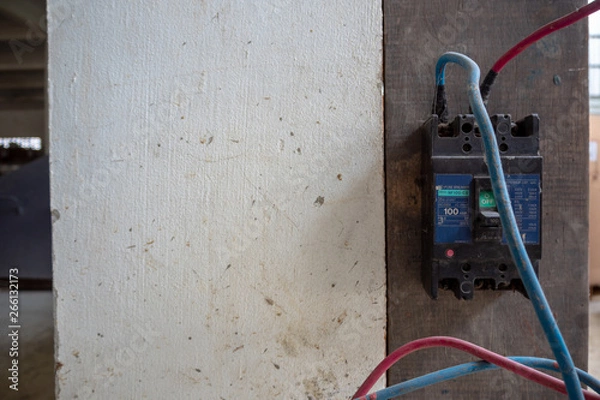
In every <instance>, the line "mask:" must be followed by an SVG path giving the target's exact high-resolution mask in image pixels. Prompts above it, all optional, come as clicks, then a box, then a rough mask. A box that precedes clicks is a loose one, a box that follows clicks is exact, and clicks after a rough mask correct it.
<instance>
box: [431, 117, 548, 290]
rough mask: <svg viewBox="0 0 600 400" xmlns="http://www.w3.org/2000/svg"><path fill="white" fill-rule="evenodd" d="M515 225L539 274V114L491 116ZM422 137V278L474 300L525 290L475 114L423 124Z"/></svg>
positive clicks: (540, 230) (540, 199) (433, 119)
mask: <svg viewBox="0 0 600 400" xmlns="http://www.w3.org/2000/svg"><path fill="white" fill-rule="evenodd" d="M491 120H492V125H493V127H494V132H495V134H496V139H497V141H498V145H499V150H500V155H501V159H502V168H503V170H504V174H505V177H506V184H507V188H508V192H509V196H510V199H511V204H512V207H513V210H514V212H515V216H516V219H517V224H518V226H519V230H520V233H521V237H522V238H523V242H524V244H525V247H526V249H527V253H528V254H529V257H530V259H531V262H532V264H533V266H534V269H535V272H536V274H537V273H538V270H539V260H540V258H541V251H542V248H541V239H542V238H541V235H542V229H541V215H542V214H541V213H542V209H541V207H542V157H541V156H540V154H539V117H538V116H537V115H535V114H532V115H529V116H527V117H525V118H523V119H521V120H519V121H516V122H513V121H512V119H511V116H510V115H508V114H502V115H494V116H492V117H491ZM420 134H421V135H422V137H423V140H424V142H423V144H424V145H423V150H424V152H423V165H422V174H423V188H422V193H423V198H422V205H423V210H422V214H423V238H422V245H423V258H422V280H423V285H424V286H425V289H426V291H427V292H428V293H429V295H430V296H431V297H432V298H434V299H436V298H437V297H438V290H439V289H440V288H441V289H448V290H452V291H454V293H455V295H456V297H457V298H459V299H466V300H470V299H472V298H473V294H474V291H475V290H486V289H487V290H517V291H520V292H521V293H523V294H525V290H524V288H523V284H522V282H521V280H520V277H519V273H518V271H517V269H516V266H515V264H514V263H513V261H512V258H511V255H510V252H509V248H508V246H507V244H506V238H505V234H504V232H503V229H502V224H501V222H500V216H499V213H498V209H497V207H496V200H495V198H494V194H493V192H492V185H491V181H490V177H489V173H488V168H487V165H486V163H485V161H484V152H483V141H482V138H481V134H480V131H479V127H478V126H477V123H476V121H475V118H474V116H473V115H471V114H460V115H457V116H456V117H455V118H454V119H453V120H452V121H451V122H450V123H440V122H439V119H438V116H437V115H432V116H431V118H430V119H429V120H428V121H427V122H426V123H425V124H424V125H423V126H422V127H421V132H420Z"/></svg>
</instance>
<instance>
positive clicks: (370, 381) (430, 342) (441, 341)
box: [352, 336, 600, 400]
mask: <svg viewBox="0 0 600 400" xmlns="http://www.w3.org/2000/svg"><path fill="white" fill-rule="evenodd" d="M430 347H451V348H454V349H458V350H461V351H464V352H466V353H469V354H472V355H474V356H475V357H478V358H481V359H482V360H485V361H487V362H489V363H492V364H495V365H497V366H499V367H502V368H504V369H507V370H509V371H511V372H514V373H515V374H517V375H520V376H522V377H524V378H527V379H529V380H531V381H534V382H536V383H539V384H541V385H544V386H546V387H549V388H551V389H554V390H556V391H558V392H561V393H564V394H566V393H567V389H566V387H565V384H564V382H563V381H561V380H560V379H557V378H554V377H553V376H550V375H546V374H544V373H542V372H540V371H538V370H536V369H533V368H531V367H528V366H525V365H523V364H520V363H518V362H516V361H513V360H511V359H509V358H506V357H504V356H501V355H500V354H497V353H494V352H492V351H490V350H487V349H484V348H483V347H480V346H477V345H475V344H473V343H470V342H467V341H465V340H461V339H457V338H453V337H448V336H432V337H428V338H423V339H418V340H415V341H412V342H410V343H407V344H405V345H404V346H402V347H400V348H398V349H396V350H394V351H393V352H392V353H391V354H390V355H388V356H387V357H386V358H385V359H384V360H383V361H382V362H380V363H379V365H378V366H377V367H376V368H375V369H374V370H373V372H371V374H370V375H369V376H368V377H367V379H366V380H365V381H364V382H363V384H362V385H361V386H360V387H359V388H358V390H357V391H356V393H355V394H354V396H352V398H353V399H356V398H359V397H361V396H365V395H367V394H368V392H369V390H371V388H372V387H373V385H374V384H375V383H376V382H377V381H378V380H379V378H381V377H382V376H383V374H384V373H385V372H386V371H387V370H388V369H389V368H390V367H391V366H392V365H394V364H395V363H396V362H397V361H398V360H400V359H401V358H403V357H405V356H406V355H408V354H410V353H412V352H414V351H417V350H421V349H427V348H430ZM583 393H584V396H585V398H586V399H596V400H600V395H598V394H596V393H592V392H588V391H587V390H583Z"/></svg>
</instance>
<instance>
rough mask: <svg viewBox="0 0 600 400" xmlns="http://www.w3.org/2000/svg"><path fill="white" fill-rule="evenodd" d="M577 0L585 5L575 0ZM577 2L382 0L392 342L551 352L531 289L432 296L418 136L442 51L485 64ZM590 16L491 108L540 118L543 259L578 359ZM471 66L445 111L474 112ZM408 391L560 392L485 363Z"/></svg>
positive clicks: (507, 76) (429, 357)
mask: <svg viewBox="0 0 600 400" xmlns="http://www.w3.org/2000/svg"><path fill="white" fill-rule="evenodd" d="M578 3H581V4H583V2H581V1H579V2H578ZM574 9H575V5H574V4H572V2H557V1H555V2H548V1H540V0H532V1H528V2H524V3H516V2H511V1H498V2H477V1H466V2H465V1H457V0H450V1H444V2H442V1H436V2H415V1H409V0H402V1H393V0H385V1H384V48H385V88H386V91H385V126H386V143H385V146H386V191H387V199H386V202H387V218H388V219H387V257H388V296H389V303H388V351H392V350H393V349H395V348H397V347H398V346H400V345H402V344H404V343H406V342H408V341H411V340H414V339H417V338H421V337H425V336H431V335H451V336H456V337H459V338H462V339H466V340H470V341H473V342H475V343H477V344H479V345H482V346H484V347H486V348H489V349H491V350H494V351H496V352H499V353H501V354H505V355H531V356H543V357H552V354H551V352H550V349H549V346H548V344H547V343H546V340H545V337H544V336H543V333H542V331H541V328H540V326H539V323H538V322H537V320H536V318H535V316H534V313H533V309H532V307H531V305H530V303H529V301H528V300H526V299H525V298H524V297H523V296H522V295H520V294H518V293H512V292H508V293H505V292H476V293H475V299H474V300H473V301H471V302H465V301H458V300H456V299H455V298H454V296H453V294H452V293H451V292H442V293H441V295H440V299H439V300H437V301H434V300H431V299H430V298H429V297H428V296H427V294H426V293H425V291H424V289H423V288H422V285H421V282H420V257H421V248H420V234H421V233H420V231H421V212H420V209H421V189H420V187H419V182H420V158H421V154H420V151H421V148H420V140H419V138H418V137H417V135H415V134H414V133H413V132H414V131H415V130H416V129H417V128H418V127H419V125H420V124H421V123H422V122H423V121H424V119H425V118H427V116H428V114H429V113H430V110H431V102H432V100H433V96H434V65H435V62H436V60H437V58H438V57H439V55H441V54H442V53H444V52H446V51H459V52H462V53H466V54H467V55H469V56H470V57H472V58H473V59H474V60H475V61H476V62H477V63H479V65H480V66H481V69H482V71H483V73H482V74H485V73H486V72H487V70H488V69H489V68H490V66H491V65H492V63H493V62H494V61H495V60H496V59H497V58H498V57H499V56H500V55H501V54H502V53H503V52H504V51H506V50H507V49H508V48H509V47H510V46H512V45H513V44H514V43H516V42H517V41H519V40H520V39H521V38H523V37H525V36H526V35H527V34H529V33H530V32H532V31H533V30H534V29H535V28H536V27H538V26H541V25H543V24H545V23H547V22H549V21H551V20H553V19H555V18H557V17H560V16H562V15H564V14H566V13H568V12H571V11H573V10H574ZM586 33H587V23H586V22H580V23H579V24H577V25H575V26H572V27H569V28H567V29H564V30H563V31H560V32H558V33H555V34H553V35H552V36H550V37H548V38H546V39H544V40H542V41H541V42H539V43H538V44H536V45H534V46H532V47H531V48H529V49H528V50H526V51H525V52H524V53H522V54H521V56H520V57H519V58H518V59H516V60H514V61H513V62H511V63H510V64H509V65H508V66H507V67H506V68H505V70H504V71H503V72H502V73H501V75H500V76H499V78H498V79H497V82H496V85H495V87H494V88H493V91H492V94H491V99H490V103H489V107H488V110H489V111H490V112H491V113H509V114H512V115H513V117H515V118H520V117H523V116H525V115H527V114H529V113H538V114H539V116H540V118H541V129H540V130H541V136H542V139H541V152H542V155H543V156H544V157H545V165H544V176H543V190H544V200H543V226H544V232H543V259H542V264H541V273H540V275H541V277H540V278H541V283H542V286H543V287H544V289H545V291H546V294H547V296H548V299H549V302H550V304H551V307H552V308H553V311H554V313H555V315H556V316H557V318H558V322H559V324H560V327H561V329H562V332H563V334H564V336H565V339H566V341H567V344H568V345H569V348H570V350H571V352H572V354H573V357H574V359H575V362H576V364H577V365H578V366H579V367H581V368H585V367H586V364H587V332H588V315H587V310H588V305H587V300H588V299H587V293H588V289H587V254H588V250H587V243H588V239H587V232H588V213H587V209H588V200H587V198H588V197H587V194H588V161H587V158H588V155H587V152H588V148H587V146H588V118H587V115H588V100H587V40H586ZM465 78H466V74H465V72H464V71H462V70H460V68H459V67H458V66H450V67H449V68H448V74H447V81H448V85H447V86H448V91H449V106H450V113H451V114H456V113H458V112H463V113H465V112H468V103H467V97H466V90H465V88H466V81H465ZM471 359H472V358H471V357H468V356H464V355H462V354H461V353H459V352H458V351H455V350H443V349H439V350H438V349H432V350H426V351H421V352H419V353H418V354H413V355H411V356H409V357H407V358H406V359H404V360H402V361H401V362H400V363H399V364H398V365H397V367H395V368H394V369H392V370H391V372H390V374H389V376H388V379H389V383H390V384H393V383H397V382H399V381H402V380H406V379H408V378H411V377H414V376H417V375H421V374H423V373H426V372H430V371H433V370H437V369H439V368H441V367H445V366H449V365H453V364H457V363H459V362H463V361H466V360H471ZM403 398H413V399H423V398H444V399H467V398H468V399H479V398H481V399H492V398H493V399H501V398H506V399H514V398H531V399H538V398H544V399H549V398H564V396H559V395H555V394H553V392H551V391H549V390H548V389H545V388H543V387H539V386H537V385H535V384H532V383H529V382H527V381H525V380H524V379H522V378H520V377H516V376H514V375H512V374H510V373H506V372H486V373H481V374H479V375H474V376H471V377H467V378H463V379H460V380H457V381H455V382H448V383H444V384H441V385H437V386H434V387H431V388H428V389H426V390H422V391H419V392H415V393H413V394H411V395H408V396H405V397H403Z"/></svg>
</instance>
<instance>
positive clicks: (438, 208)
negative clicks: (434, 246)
mask: <svg viewBox="0 0 600 400" xmlns="http://www.w3.org/2000/svg"><path fill="white" fill-rule="evenodd" d="M472 180H473V176H472V175H465V174H460V175H459V174H436V175H435V215H436V221H435V233H434V236H435V238H434V242H435V243H470V242H471V223H470V218H469V210H470V209H471V181H472Z"/></svg>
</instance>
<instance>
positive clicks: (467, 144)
mask: <svg viewBox="0 0 600 400" xmlns="http://www.w3.org/2000/svg"><path fill="white" fill-rule="evenodd" d="M462 149H463V151H464V152H465V153H470V152H471V150H472V149H473V147H472V146H471V145H470V144H469V143H465V144H463V147H462Z"/></svg>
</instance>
